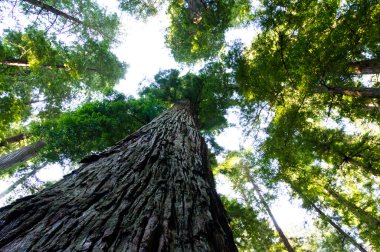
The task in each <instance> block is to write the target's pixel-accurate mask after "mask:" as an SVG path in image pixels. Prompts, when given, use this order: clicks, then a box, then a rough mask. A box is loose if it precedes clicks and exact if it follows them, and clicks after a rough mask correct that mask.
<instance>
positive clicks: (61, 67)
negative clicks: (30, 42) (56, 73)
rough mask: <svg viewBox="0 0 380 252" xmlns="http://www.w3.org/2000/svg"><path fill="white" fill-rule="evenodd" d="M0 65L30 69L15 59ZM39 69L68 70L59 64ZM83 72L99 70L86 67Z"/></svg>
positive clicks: (27, 63)
mask: <svg viewBox="0 0 380 252" xmlns="http://www.w3.org/2000/svg"><path fill="white" fill-rule="evenodd" d="M0 65H4V66H13V67H24V68H28V67H30V64H29V62H28V61H27V60H17V59H12V60H4V61H2V62H0ZM41 67H43V68H49V69H51V68H57V69H63V70H69V68H68V67H66V66H64V65H60V64H56V65H42V66H41ZM84 70H85V71H91V72H98V71H99V70H98V69H96V68H93V67H86V68H84Z"/></svg>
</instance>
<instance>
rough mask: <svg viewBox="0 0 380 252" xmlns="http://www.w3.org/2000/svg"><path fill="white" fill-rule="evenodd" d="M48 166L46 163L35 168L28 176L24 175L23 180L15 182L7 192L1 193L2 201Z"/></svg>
mask: <svg viewBox="0 0 380 252" xmlns="http://www.w3.org/2000/svg"><path fill="white" fill-rule="evenodd" d="M45 166H46V163H42V164H39V165H38V166H33V167H32V170H31V171H30V172H28V173H27V174H25V175H23V176H22V177H21V178H19V179H18V180H17V181H15V182H14V183H13V184H12V185H11V186H9V187H8V188H7V189H6V190H5V191H3V192H1V193H0V199H2V198H3V197H5V196H6V195H8V194H9V193H11V192H13V191H14V190H15V189H16V188H17V187H18V186H19V185H22V184H24V183H25V181H27V180H28V179H29V178H31V177H33V176H34V175H36V173H37V172H38V171H39V170H41V169H42V168H44V167H45Z"/></svg>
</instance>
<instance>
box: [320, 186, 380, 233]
mask: <svg viewBox="0 0 380 252" xmlns="http://www.w3.org/2000/svg"><path fill="white" fill-rule="evenodd" d="M325 191H326V193H327V194H329V195H331V196H332V197H334V199H335V200H336V201H337V202H339V203H340V204H341V205H342V207H343V208H346V209H347V210H348V211H350V212H351V213H352V214H354V215H355V216H356V217H357V218H358V219H359V220H361V221H363V222H365V223H367V225H368V226H369V227H370V228H372V229H373V230H378V229H380V220H379V219H377V218H376V217H375V216H373V215H371V214H370V213H368V212H366V211H365V210H364V209H362V208H360V207H358V206H356V205H355V204H354V203H352V202H350V201H349V200H347V199H345V198H344V197H343V196H342V195H340V194H339V193H338V192H336V191H335V190H334V189H333V188H331V187H329V186H326V187H325Z"/></svg>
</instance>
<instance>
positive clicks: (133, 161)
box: [0, 103, 237, 251]
mask: <svg viewBox="0 0 380 252" xmlns="http://www.w3.org/2000/svg"><path fill="white" fill-rule="evenodd" d="M82 162H83V163H84V164H83V165H82V166H81V167H80V168H79V169H77V170H76V171H74V172H72V173H71V174H69V175H67V176H65V178H64V179H63V180H61V181H60V182H58V183H56V184H55V185H53V186H52V187H49V188H47V189H45V190H43V191H42V192H40V193H38V194H36V195H33V196H29V197H26V198H23V199H20V200H18V201H16V202H15V203H13V204H11V205H9V206H6V207H4V208H2V209H0V251H9V250H13V251H237V249H236V246H235V245H234V242H233V238H232V233H231V230H230V229H229V226H228V222H227V217H226V212H225V210H224V208H223V206H222V203H221V201H220V199H219V197H218V195H217V193H216V190H215V185H214V181H213V176H212V173H211V170H210V166H209V160H208V157H207V145H206V143H205V141H204V140H203V138H202V137H201V135H200V133H199V132H198V130H197V128H196V123H195V121H194V118H193V116H192V112H191V109H190V106H189V104H187V103H180V104H177V105H175V106H174V107H173V108H172V109H170V110H168V111H166V112H165V113H163V114H162V115H161V116H159V117H157V118H156V119H154V120H153V121H152V122H150V123H149V124H147V125H145V126H144V127H142V128H141V129H139V130H138V131H137V132H135V133H134V134H132V135H130V136H129V137H127V138H126V139H124V140H122V141H121V142H119V143H117V144H116V145H115V146H113V147H111V148H110V149H108V150H106V151H104V152H103V153H101V154H99V155H93V156H90V157H87V158H85V159H84V160H83V161H82Z"/></svg>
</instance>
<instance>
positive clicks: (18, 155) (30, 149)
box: [0, 140, 46, 170]
mask: <svg viewBox="0 0 380 252" xmlns="http://www.w3.org/2000/svg"><path fill="white" fill-rule="evenodd" d="M45 145H46V143H45V142H44V141H42V140H40V141H37V142H35V143H32V144H30V145H27V146H24V147H21V148H19V149H17V150H15V151H13V152H11V153H8V154H6V155H4V156H1V157H0V170H4V169H7V168H9V167H11V166H12V165H15V164H17V163H20V162H24V161H27V160H29V159H31V158H34V157H36V156H37V154H38V153H39V151H40V150H41V149H42V148H43V147H44V146H45Z"/></svg>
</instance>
